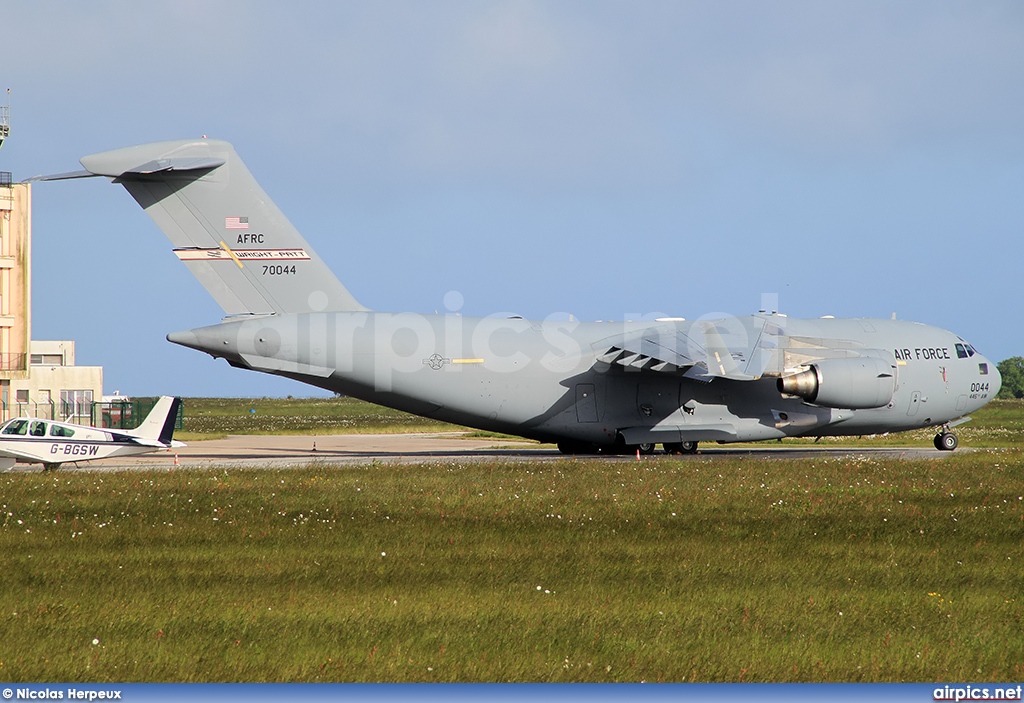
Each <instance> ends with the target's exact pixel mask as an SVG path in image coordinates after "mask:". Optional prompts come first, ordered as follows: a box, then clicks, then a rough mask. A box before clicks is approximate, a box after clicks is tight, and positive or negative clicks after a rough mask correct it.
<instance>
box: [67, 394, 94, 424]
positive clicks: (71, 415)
mask: <svg viewBox="0 0 1024 703" xmlns="http://www.w3.org/2000/svg"><path fill="white" fill-rule="evenodd" d="M60 405H61V417H63V418H64V419H65V420H73V419H76V418H84V419H90V418H92V391H85V390H82V391H79V390H63V391H61V392H60Z"/></svg>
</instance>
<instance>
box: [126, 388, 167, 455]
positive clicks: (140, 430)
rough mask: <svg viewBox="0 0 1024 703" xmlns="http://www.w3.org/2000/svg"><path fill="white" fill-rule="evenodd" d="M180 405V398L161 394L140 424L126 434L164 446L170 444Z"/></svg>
mask: <svg viewBox="0 0 1024 703" xmlns="http://www.w3.org/2000/svg"><path fill="white" fill-rule="evenodd" d="M180 407H181V398H172V397H171V396H169V395H164V396H161V397H160V399H159V400H157V401H156V405H154V406H153V409H152V410H150V411H149V414H148V415H146V419H145V420H143V421H142V424H141V425H139V426H138V427H136V428H135V429H134V430H131V431H130V432H128V433H126V434H130V435H132V436H133V437H138V438H140V439H146V440H150V441H155V442H159V443H160V444H162V445H164V446H168V447H169V446H172V442H173V438H174V424H175V423H176V422H177V420H178V408H180Z"/></svg>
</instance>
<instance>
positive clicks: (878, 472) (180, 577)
mask: <svg viewBox="0 0 1024 703" xmlns="http://www.w3.org/2000/svg"><path fill="white" fill-rule="evenodd" d="M1022 479H1024V453H1022V452H1021V451H1020V450H1018V449H993V450H983V451H973V452H969V453H964V452H957V453H955V454H953V455H952V456H949V457H944V458H942V459H937V460H921V461H899V460H884V461H871V460H865V459H856V458H845V459H822V460H817V461H788V460H755V459H729V460H724V461H721V460H716V461H708V460H706V459H702V458H701V457H690V458H683V459H673V458H669V457H662V458H659V459H651V460H646V461H642V462H636V461H623V462H612V463H609V462H606V461H587V460H579V461H571V460H566V461H564V462H559V463H554V464H527V463H481V464H471V465H441V464H436V465H422V466H379V465H370V466H363V467H352V468H330V469H327V468H322V467H321V468H315V467H310V468H306V469H297V470H282V471H272V470H270V471H250V470H240V471H224V470H216V471H176V472H161V473H123V474H97V473H89V472H74V473H71V472H68V473H61V472H55V473H46V474H43V473H19V474H6V475H0V496H2V498H0V505H2V510H0V553H2V554H3V555H4V568H3V569H0V608H2V611H0V680H7V681H69V682H75V681H90V682H104V681H641V680H644V681H970V680H992V681H1019V680H1021V679H1022V678H1024V634H1022V633H1024V482H1022Z"/></svg>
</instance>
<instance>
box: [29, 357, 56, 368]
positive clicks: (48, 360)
mask: <svg viewBox="0 0 1024 703" xmlns="http://www.w3.org/2000/svg"><path fill="white" fill-rule="evenodd" d="M29 360H30V361H31V363H32V365H33V366H63V365H64V355H63V354H32V355H31V357H30V359H29Z"/></svg>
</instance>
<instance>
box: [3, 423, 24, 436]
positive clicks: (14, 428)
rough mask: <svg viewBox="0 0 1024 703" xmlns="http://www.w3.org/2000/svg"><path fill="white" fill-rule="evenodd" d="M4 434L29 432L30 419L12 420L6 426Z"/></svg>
mask: <svg viewBox="0 0 1024 703" xmlns="http://www.w3.org/2000/svg"><path fill="white" fill-rule="evenodd" d="M4 434H28V420H11V421H10V422H9V423H7V427H5V428H4Z"/></svg>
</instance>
